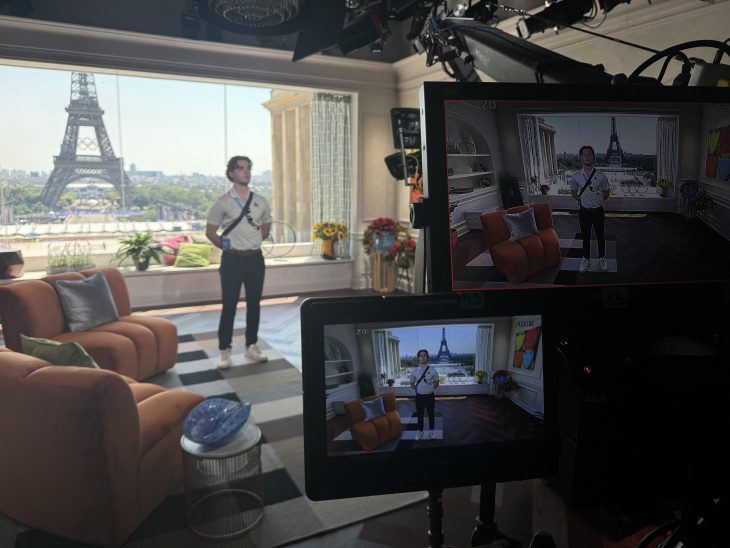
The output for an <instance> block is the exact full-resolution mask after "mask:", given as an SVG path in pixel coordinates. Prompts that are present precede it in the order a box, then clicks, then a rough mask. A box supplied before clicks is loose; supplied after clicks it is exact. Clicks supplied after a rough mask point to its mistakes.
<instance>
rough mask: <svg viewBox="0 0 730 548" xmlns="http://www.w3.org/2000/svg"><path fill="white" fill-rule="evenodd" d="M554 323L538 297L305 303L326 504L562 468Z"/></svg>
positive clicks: (308, 410)
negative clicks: (555, 423)
mask: <svg viewBox="0 0 730 548" xmlns="http://www.w3.org/2000/svg"><path fill="white" fill-rule="evenodd" d="M546 320H547V318H546V317H545V316H543V315H542V314H541V312H540V309H539V308H538V307H536V306H535V305H534V303H532V304H530V303H528V302H519V301H515V300H513V301H512V302H509V301H508V300H507V299H492V300H491V301H490V302H489V303H486V302H485V301H463V300H461V299H460V298H459V297H458V296H456V295H449V296H444V295H426V296H419V297H394V298H389V299H383V298H382V297H373V298H367V297H366V298H350V299H313V300H309V301H306V302H305V303H304V305H303V306H302V340H303V347H302V350H303V374H304V413H305V426H304V428H305V448H306V451H305V465H306V480H307V481H306V488H307V495H308V496H309V497H310V498H313V499H329V498H337V497H343V496H354V495H367V494H375V493H388V492H402V491H410V490H420V489H427V488H430V487H447V486H453V485H467V484H477V483H480V482H481V481H506V480H509V479H524V478H528V477H538V476H542V475H545V474H548V473H551V472H554V469H553V467H554V465H555V462H556V460H555V451H552V449H551V440H552V442H553V444H554V442H555V439H556V438H555V436H554V435H551V432H552V430H551V424H552V419H553V417H552V416H551V415H552V412H551V405H552V403H551V402H552V400H554V395H553V392H552V391H551V390H552V389H553V387H552V386H551V385H550V382H551V381H550V378H551V367H552V365H551V358H550V356H551V355H550V353H549V352H548V351H546V350H545V349H546V348H554V347H555V345H551V344H550V342H549V341H550V338H551V337H552V333H551V331H550V327H549V326H548V325H546ZM546 339H547V342H546ZM546 421H547V422H546Z"/></svg>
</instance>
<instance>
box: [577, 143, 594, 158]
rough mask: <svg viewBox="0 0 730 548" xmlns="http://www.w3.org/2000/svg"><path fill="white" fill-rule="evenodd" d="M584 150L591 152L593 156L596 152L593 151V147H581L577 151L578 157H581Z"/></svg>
mask: <svg viewBox="0 0 730 548" xmlns="http://www.w3.org/2000/svg"><path fill="white" fill-rule="evenodd" d="M585 149H588V150H590V151H591V154H593V156H595V155H596V151H595V150H593V147H592V146H591V145H583V146H582V147H580V150H579V151H578V156H583V151H584V150H585Z"/></svg>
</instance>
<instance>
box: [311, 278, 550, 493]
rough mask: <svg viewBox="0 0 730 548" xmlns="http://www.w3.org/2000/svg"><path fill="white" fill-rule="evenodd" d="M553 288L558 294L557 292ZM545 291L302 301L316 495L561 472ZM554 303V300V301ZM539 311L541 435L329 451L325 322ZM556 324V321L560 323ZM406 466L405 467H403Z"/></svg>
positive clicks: (422, 487) (464, 317) (432, 486)
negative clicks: (365, 450) (407, 447)
mask: <svg viewBox="0 0 730 548" xmlns="http://www.w3.org/2000/svg"><path fill="white" fill-rule="evenodd" d="M554 294H555V292H553V295H554ZM549 300H550V299H549V297H547V296H543V295H542V292H531V293H523V294H520V295H509V294H508V293H506V292H493V293H491V294H484V295H465V296H464V295H457V294H428V295H409V296H394V297H387V298H385V297H380V296H373V297H343V298H313V299H308V300H306V301H304V302H303V303H302V307H301V322H302V366H303V367H302V383H303V404H304V464H305V484H306V493H307V496H308V497H309V498H310V499H312V500H328V499H333V498H342V497H354V496H365V495H376V494H386V493H400V492H408V491H419V490H429V489H436V488H438V489H441V488H446V487H456V486H464V485H476V484H480V483H485V482H489V483H492V482H493V483H497V482H503V481H513V480H521V479H528V478H538V477H545V476H548V475H552V474H554V473H556V471H557V462H558V452H559V451H558V445H559V435H558V432H557V422H556V401H557V384H556V382H557V381H556V379H557V373H556V367H557V365H556V363H557V359H558V358H557V354H556V350H555V349H557V342H556V338H557V336H558V334H557V332H556V330H554V329H551V328H550V323H551V322H553V323H554V322H555V321H557V318H555V319H554V320H553V312H552V311H555V310H558V307H556V306H554V305H552V306H551V305H550V304H549V302H548V301H549ZM556 304H557V303H556ZM532 314H539V315H541V316H542V326H543V328H542V337H543V339H542V342H541V347H542V349H543V350H542V353H543V354H542V360H543V362H542V363H543V389H544V398H545V410H544V416H545V420H544V432H545V436H544V437H543V438H542V439H540V440H526V441H516V442H506V443H492V444H480V445H468V446H447V447H437V448H429V449H418V450H417V451H409V452H405V453H397V452H395V453H393V452H388V453H366V454H359V455H348V456H329V455H328V453H327V432H326V401H325V400H326V391H325V377H324V326H326V325H333V324H348V323H368V322H373V323H375V322H382V321H383V318H387V320H388V321H389V322H390V321H393V322H412V323H414V324H417V323H419V321H423V320H436V319H439V320H444V321H448V320H467V319H471V318H473V319H478V318H485V317H499V316H510V317H511V316H520V315H532ZM555 325H557V324H555ZM406 472H407V473H406Z"/></svg>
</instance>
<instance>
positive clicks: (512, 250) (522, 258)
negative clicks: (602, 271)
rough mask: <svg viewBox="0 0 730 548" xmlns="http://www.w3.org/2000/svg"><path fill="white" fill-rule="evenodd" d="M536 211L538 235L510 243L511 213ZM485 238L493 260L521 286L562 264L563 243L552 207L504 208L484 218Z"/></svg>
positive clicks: (485, 215) (545, 205) (544, 205)
mask: <svg viewBox="0 0 730 548" xmlns="http://www.w3.org/2000/svg"><path fill="white" fill-rule="evenodd" d="M528 207H529V208H532V209H533V210H534V212H535V221H536V224H537V229H538V232H537V234H530V235H529V236H526V237H524V238H521V239H519V240H516V241H513V240H510V231H509V229H508V227H507V224H506V223H505V221H504V216H505V215H506V214H507V213H521V212H523V211H527V209H528ZM481 221H482V228H483V230H484V239H485V241H486V244H487V248H488V249H489V253H490V255H491V256H492V261H493V262H494V265H495V266H496V267H497V270H499V271H500V272H501V273H502V274H504V276H505V277H506V278H507V279H508V280H509V281H510V282H511V283H515V284H516V283H520V282H523V281H524V280H526V279H527V278H529V277H530V276H532V275H534V274H537V273H538V272H542V271H543V270H545V269H547V268H552V267H555V266H558V265H560V261H561V256H560V240H559V239H558V234H557V233H556V232H555V229H554V228H553V214H552V210H551V209H550V204H547V203H538V204H532V205H530V206H519V207H513V208H510V209H508V210H506V211H505V210H504V209H501V210H499V211H493V212H491V213H485V214H483V215H482V216H481Z"/></svg>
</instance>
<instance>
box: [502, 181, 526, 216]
mask: <svg viewBox="0 0 730 548" xmlns="http://www.w3.org/2000/svg"><path fill="white" fill-rule="evenodd" d="M499 195H500V196H501V198H502V207H503V208H504V209H509V208H511V207H517V206H521V205H523V202H522V194H520V181H519V179H518V178H517V177H515V176H514V175H512V174H511V173H503V174H502V175H500V176H499Z"/></svg>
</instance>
